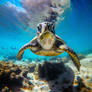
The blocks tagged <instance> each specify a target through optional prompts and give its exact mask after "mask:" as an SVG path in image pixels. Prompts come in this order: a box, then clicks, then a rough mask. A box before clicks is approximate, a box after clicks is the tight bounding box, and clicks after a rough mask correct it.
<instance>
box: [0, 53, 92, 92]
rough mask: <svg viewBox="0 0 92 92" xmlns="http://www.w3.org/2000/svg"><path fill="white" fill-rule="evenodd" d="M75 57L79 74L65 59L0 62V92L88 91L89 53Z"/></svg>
mask: <svg viewBox="0 0 92 92" xmlns="http://www.w3.org/2000/svg"><path fill="white" fill-rule="evenodd" d="M79 58H80V63H81V69H80V72H78V71H77V70H76V68H75V67H74V66H73V64H72V62H71V60H70V59H69V58H60V57H58V58H52V59H50V60H48V61H44V62H41V60H40V59H39V60H38V61H39V62H38V61H37V60H36V62H34V63H32V62H29V61H28V60H26V61H25V60H24V61H21V62H20V61H17V60H16V61H11V60H8V61H0V92H92V54H90V55H86V56H84V55H82V54H79ZM57 61H58V62H57ZM64 61H65V62H64ZM69 66H70V67H69Z"/></svg>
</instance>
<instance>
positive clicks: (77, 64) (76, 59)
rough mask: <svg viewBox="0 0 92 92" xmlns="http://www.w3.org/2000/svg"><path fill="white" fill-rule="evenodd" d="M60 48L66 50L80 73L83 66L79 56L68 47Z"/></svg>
mask: <svg viewBox="0 0 92 92" xmlns="http://www.w3.org/2000/svg"><path fill="white" fill-rule="evenodd" d="M59 48H60V49H61V50H64V51H65V52H67V53H68V54H69V56H70V57H71V59H72V60H73V63H74V64H75V66H76V67H77V69H78V71H79V70H80V66H81V64H80V61H79V58H78V56H77V54H76V53H75V52H74V51H73V50H72V49H71V48H70V47H68V46H66V45H62V46H60V47H59Z"/></svg>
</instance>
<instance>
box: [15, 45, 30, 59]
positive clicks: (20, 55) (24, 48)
mask: <svg viewBox="0 0 92 92" xmlns="http://www.w3.org/2000/svg"><path fill="white" fill-rule="evenodd" d="M30 48H31V44H30V43H28V44H26V45H24V46H23V47H22V48H21V49H20V50H19V52H18V54H17V56H16V57H17V59H18V60H21V59H22V57H23V54H24V51H25V50H26V49H30Z"/></svg>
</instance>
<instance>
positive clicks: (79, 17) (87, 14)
mask: <svg viewBox="0 0 92 92" xmlns="http://www.w3.org/2000/svg"><path fill="white" fill-rule="evenodd" d="M19 1H20V0H5V1H4V0H1V1H0V56H4V57H5V58H8V59H16V55H17V53H18V51H19V49H20V48H21V47H22V46H23V45H24V44H26V43H28V42H30V40H32V38H33V37H34V36H35V35H36V30H34V29H31V31H30V32H27V31H26V29H24V28H22V26H24V25H22V24H21V23H20V22H19V21H18V20H17V18H16V17H15V15H14V12H13V10H9V9H8V8H7V7H6V8H5V7H4V6H5V5H6V6H7V4H6V2H11V3H13V4H15V5H16V6H18V7H21V4H20V3H19ZM64 16H65V19H64V20H63V21H60V22H59V24H58V25H57V26H56V34H57V35H59V36H60V37H61V38H62V39H63V40H64V41H65V42H66V43H67V45H68V46H70V47H71V48H73V49H74V50H75V52H77V53H86V52H91V51H92V0H71V9H67V10H66V11H65V13H64ZM61 56H63V55H61ZM24 58H43V57H41V56H38V55H35V54H33V53H32V52H30V51H29V50H27V51H25V54H24ZM44 58H47V57H44Z"/></svg>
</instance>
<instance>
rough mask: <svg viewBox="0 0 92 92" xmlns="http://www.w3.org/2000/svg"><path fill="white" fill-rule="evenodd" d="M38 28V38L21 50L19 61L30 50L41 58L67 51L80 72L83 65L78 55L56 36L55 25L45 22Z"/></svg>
mask: <svg viewBox="0 0 92 92" xmlns="http://www.w3.org/2000/svg"><path fill="white" fill-rule="evenodd" d="M37 28H38V30H37V36H36V37H35V38H34V39H33V40H32V41H31V42H29V43H28V44H26V45H25V46H23V47H22V48H21V49H20V50H19V52H18V55H17V58H18V59H19V60H21V59H22V57H23V54H24V51H25V50H26V49H30V50H31V51H32V52H33V53H35V54H37V55H40V56H57V55H60V54H62V53H63V52H64V51H65V52H67V53H68V54H69V56H70V57H71V59H72V60H73V63H74V64H75V66H76V67H77V69H78V70H80V66H81V65H80V62H79V59H78V56H77V54H76V53H75V52H74V51H73V50H72V49H71V48H70V47H68V46H67V45H66V43H65V42H64V41H63V40H62V39H61V38H60V37H58V36H57V35H56V34H55V30H54V24H53V23H51V22H43V23H40V24H38V27H37Z"/></svg>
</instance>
